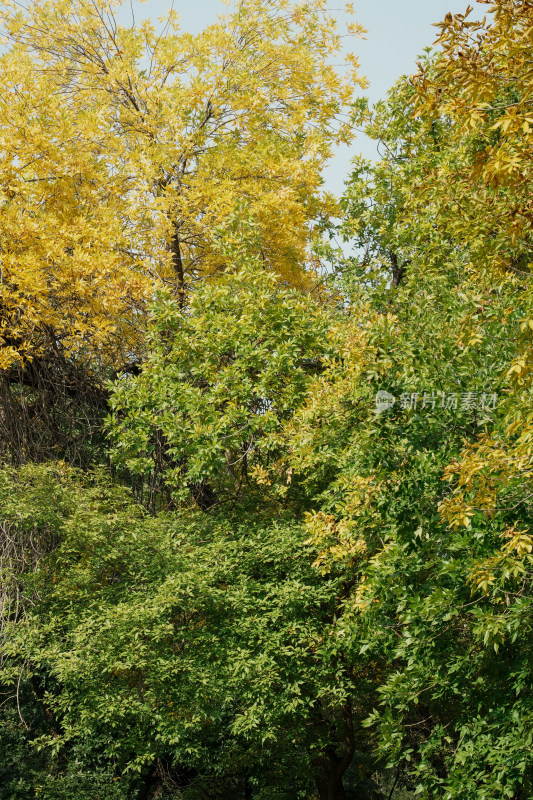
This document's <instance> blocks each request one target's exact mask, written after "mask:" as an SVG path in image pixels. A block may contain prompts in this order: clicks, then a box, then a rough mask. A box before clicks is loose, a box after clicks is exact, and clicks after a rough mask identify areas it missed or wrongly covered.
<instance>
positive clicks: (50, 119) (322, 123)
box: [0, 0, 360, 367]
mask: <svg viewBox="0 0 533 800" xmlns="http://www.w3.org/2000/svg"><path fill="white" fill-rule="evenodd" d="M118 11H119V5H118V4H117V3H114V2H104V0H73V1H72V2H70V0H69V1H68V2H66V0H35V2H33V3H32V4H31V5H30V6H29V7H28V8H23V7H21V6H20V4H18V3H16V2H11V0H7V1H6V2H5V3H4V4H3V5H2V9H1V10H0V27H1V29H2V31H3V35H4V42H5V46H4V50H3V54H2V56H1V58H0V62H1V63H0V69H1V71H2V85H1V87H0V116H1V118H2V127H1V129H0V208H1V212H2V213H1V217H0V253H1V262H2V263H1V273H0V298H1V299H0V303H1V308H2V313H1V315H0V317H1V319H0V326H1V328H2V331H1V335H2V342H1V345H2V346H1V353H0V366H1V367H6V366H9V365H10V364H12V363H13V362H14V361H16V360H21V359H24V358H25V357H27V356H30V357H31V355H32V354H35V353H36V352H38V351H39V349H40V348H41V349H42V348H46V347H50V346H61V347H63V348H64V349H66V351H67V352H76V353H80V352H83V350H84V348H86V347H90V348H91V350H92V351H93V355H94V352H95V351H96V352H98V353H99V354H100V355H102V354H104V355H105V354H106V353H107V351H109V352H108V355H109V356H111V354H112V353H115V354H116V352H117V349H118V348H119V346H120V349H121V350H122V351H124V352H126V351H128V350H131V349H132V347H133V343H134V341H135V337H136V330H137V327H138V324H139V314H140V313H141V312H142V310H143V307H144V304H145V302H146V300H147V299H148V298H150V297H151V296H152V295H153V292H154V289H155V288H156V287H157V285H159V284H160V283H161V282H163V283H168V284H170V285H171V286H173V287H174V288H175V290H176V292H178V293H179V294H180V295H181V296H182V298H183V300H185V297H186V294H187V292H188V291H190V289H191V287H193V286H194V282H195V281H197V280H199V279H203V278H205V277H208V276H210V275H213V274H215V273H216V272H217V271H219V270H220V269H226V268H231V265H228V264H227V263H226V259H225V257H224V255H223V253H221V249H220V247H219V246H218V240H219V238H220V230H221V228H223V227H224V226H225V227H227V225H228V223H229V222H231V220H232V218H233V217H234V216H235V215H237V216H239V215H242V214H243V213H246V214H248V215H249V217H250V218H251V219H253V220H254V221H255V224H256V226H257V237H256V242H255V244H254V246H255V247H256V252H257V248H258V249H259V251H260V253H261V257H262V258H263V261H264V263H265V266H266V267H267V268H269V269H271V270H273V271H275V272H276V273H277V274H279V275H280V276H281V278H282V280H284V281H285V282H290V283H293V284H301V283H305V281H306V279H305V276H304V274H303V269H302V268H303V265H304V263H305V260H306V254H307V242H308V239H309V236H310V235H311V228H312V225H311V220H313V219H314V218H316V217H317V215H320V214H322V213H329V212H330V211H331V209H332V208H333V200H332V198H331V197H328V196H327V195H325V194H324V193H323V192H322V190H321V169H322V166H323V165H324V163H325V161H326V159H327V158H328V156H329V153H330V147H331V145H332V144H333V143H336V142H346V141H348V140H349V138H350V135H351V134H350V126H349V124H348V123H347V121H346V120H347V117H346V116H345V115H344V113H343V111H344V109H345V105H346V104H347V103H348V102H349V100H350V98H351V96H352V93H353V90H354V86H355V85H356V84H357V83H358V82H360V80H359V78H358V77H357V76H356V75H355V74H354V73H352V74H345V75H341V74H340V72H339V71H338V70H337V69H336V68H335V67H334V66H332V56H333V55H335V54H336V53H338V52H339V50H340V44H341V38H340V35H339V33H338V32H337V30H336V28H335V21H334V19H333V18H332V17H331V15H330V14H328V12H327V10H326V7H325V3H324V2H323V0H312V2H305V3H298V2H293V1H292V0H242V2H239V3H238V4H236V6H235V9H234V11H233V13H230V14H228V15H227V16H225V17H221V18H220V19H219V20H218V21H217V22H216V23H215V24H213V25H211V26H209V27H208V28H206V29H205V31H203V33H201V34H198V35H194V36H193V35H190V34H187V33H184V32H182V31H181V30H180V29H179V27H178V19H177V15H176V14H175V13H174V12H171V13H170V15H169V17H168V20H167V21H166V23H165V27H164V29H163V31H162V32H161V31H157V30H156V29H155V27H154V25H153V24H152V23H151V22H149V21H145V22H142V23H140V24H137V25H136V24H133V25H132V26H131V27H124V26H122V25H121V24H119V22H118V21H117V19H118V18H117V12H118ZM243 209H245V211H243Z"/></svg>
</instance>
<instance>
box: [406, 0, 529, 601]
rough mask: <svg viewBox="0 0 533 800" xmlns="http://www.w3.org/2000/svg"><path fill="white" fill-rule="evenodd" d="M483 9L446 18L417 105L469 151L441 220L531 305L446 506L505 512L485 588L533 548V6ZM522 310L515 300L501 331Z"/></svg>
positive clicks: (466, 514)
mask: <svg viewBox="0 0 533 800" xmlns="http://www.w3.org/2000/svg"><path fill="white" fill-rule="evenodd" d="M481 2H482V3H484V4H485V5H486V6H487V11H488V12H489V13H488V15H487V16H486V17H485V18H484V19H483V20H481V21H475V20H472V19H471V12H472V9H471V8H469V9H467V11H466V13H465V14H458V15H454V16H452V15H451V14H448V16H447V17H446V19H445V21H444V22H443V23H441V24H440V35H439V39H438V43H439V44H440V45H441V47H442V53H441V55H440V58H439V59H438V61H437V63H436V65H435V66H434V67H432V68H431V69H427V70H424V69H423V70H421V72H420V74H419V75H418V76H417V78H416V79H415V84H417V87H418V90H419V101H418V110H419V111H420V112H423V113H428V112H429V113H435V114H437V115H440V116H441V117H442V118H445V119H447V120H448V123H449V131H450V135H451V136H452V139H453V138H454V139H455V142H456V144H457V149H458V150H459V149H462V150H463V152H464V153H465V156H466V157H465V158H464V159H463V162H462V164H461V167H460V168H457V169H456V170H455V171H453V170H447V171H446V170H442V169H441V171H440V173H435V174H434V175H432V176H430V178H429V179H428V187H429V191H430V192H431V193H433V196H436V195H440V206H439V208H440V212H441V215H442V216H443V217H445V216H446V214H448V216H449V217H451V216H453V217H454V219H453V231H454V233H455V234H456V235H457V237H458V238H459V239H462V240H463V241H464V242H466V243H467V244H468V245H469V246H471V245H472V244H473V245H474V246H473V247H471V252H472V253H473V264H472V269H473V272H474V274H475V276H476V280H477V282H478V284H479V285H481V284H484V285H485V286H486V287H487V288H488V290H489V291H490V292H491V293H492V294H493V295H501V296H502V297H503V296H505V292H508V285H509V281H511V282H512V283H513V284H514V291H516V292H518V294H519V295H520V298H521V305H522V308H523V309H524V311H523V313H522V315H521V319H520V320H519V322H518V324H517V325H516V328H515V331H514V336H512V338H513V340H514V352H513V357H512V360H510V361H509V363H508V364H507V367H506V370H505V372H504V373H502V375H501V376H500V375H495V376H494V378H495V380H496V381H497V380H499V379H500V378H504V379H506V380H509V381H510V383H511V388H510V389H508V390H507V391H506V394H507V397H504V398H502V401H501V404H500V409H501V412H502V413H501V415H500V421H499V424H497V425H495V426H494V427H493V429H492V431H491V432H490V433H489V432H486V433H483V434H481V435H480V436H479V439H478V441H477V442H476V443H474V444H472V445H470V446H469V447H467V448H466V449H465V451H464V452H463V454H462V456H461V458H460V459H458V460H457V461H456V462H454V463H453V464H452V465H450V467H449V469H448V476H449V478H450V479H455V480H456V483H455V489H454V491H453V492H452V493H451V494H450V496H449V497H448V498H447V499H446V500H445V501H444V502H443V503H442V506H441V510H442V513H443V515H444V517H445V519H446V520H447V521H448V522H450V523H451V524H452V525H454V526H456V527H461V526H462V525H466V526H469V525H471V524H472V521H473V520H474V519H475V518H477V519H480V518H481V519H482V518H483V517H485V518H491V517H498V516H499V515H503V521H504V522H505V524H506V528H505V531H506V533H505V534H504V535H505V537H506V539H507V543H506V544H505V545H504V546H503V547H502V551H501V553H500V555H499V556H497V557H495V559H492V561H491V563H490V565H489V564H487V565H486V566H487V569H485V568H482V565H481V566H480V572H479V574H480V575H482V576H483V581H484V586H485V588H486V586H488V585H490V583H491V581H492V580H493V577H492V572H491V571H492V570H493V569H495V566H497V565H499V564H500V562H501V560H502V559H503V561H505V563H506V564H507V561H508V560H509V558H510V557H511V555H514V556H516V558H517V559H518V560H519V561H521V562H524V559H526V560H527V559H529V560H531V553H532V552H533V540H532V538H531V535H530V534H529V532H528V527H527V524H525V523H524V522H523V521H521V517H522V520H523V519H524V516H527V513H525V512H524V508H526V509H527V503H528V502H529V499H530V488H529V487H530V484H531V478H532V477H533V402H532V395H531V389H532V386H533V285H532V280H531V278H532V273H533V238H532V234H531V229H532V222H533V204H532V200H531V198H532V191H531V190H532V185H533V169H532V164H533V160H532V156H533V108H532V102H533V70H532V68H531V52H532V47H533V4H532V3H531V2H530V1H529V0H494V2H493V1H492V0H481ZM446 185H448V186H449V187H453V190H452V191H450V190H447V189H446V188H445V187H446ZM461 192H462V194H463V198H465V199H466V202H465V203H464V205H463V207H462V208H459V207H458V206H457V204H456V203H455V202H453V201H451V200H450V198H451V195H452V193H454V194H455V196H457V195H458V194H460V193H461ZM509 297H510V298H511V295H509ZM515 305H516V304H515V302H513V301H512V299H510V300H509V307H508V309H507V310H506V313H505V314H504V317H503V318H502V320H501V325H502V335H503V331H504V326H505V324H506V318H507V316H509V315H511V314H513V313H514V308H515ZM511 335H512V334H511ZM505 339H506V340H507V334H505ZM489 567H490V568H489ZM513 569H514V567H513V568H512V569H511V567H509V569H508V573H509V574H511V573H512V571H513ZM520 569H523V563H522V566H521V567H520ZM487 570H488V572H487ZM489 573H490V574H489ZM487 574H488V575H489V577H488V578H487Z"/></svg>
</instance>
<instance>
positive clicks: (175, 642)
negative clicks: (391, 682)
mask: <svg viewBox="0 0 533 800" xmlns="http://www.w3.org/2000/svg"><path fill="white" fill-rule="evenodd" d="M0 483H1V487H0V495H1V497H0V500H1V503H2V509H3V519H4V525H9V526H10V529H11V534H12V540H13V541H14V542H16V543H18V547H19V550H18V552H19V553H20V552H21V549H20V548H21V547H22V545H23V543H24V542H28V541H29V540H33V541H34V542H35V541H39V539H41V540H44V538H45V537H47V540H48V542H49V543H51V545H52V546H51V547H48V548H46V549H45V550H44V551H43V552H42V553H41V554H40V557H39V558H37V559H34V560H33V562H31V563H30V562H29V561H26V563H25V565H24V567H23V568H22V569H21V568H20V566H19V567H18V569H17V570H16V578H17V582H18V592H19V593H18V597H19V605H18V611H17V613H16V614H15V613H13V607H11V608H8V607H6V612H7V613H6V614H5V617H4V620H3V623H4V624H3V630H2V633H3V646H2V654H3V661H2V671H1V677H2V683H3V686H4V691H5V693H6V694H7V695H8V697H9V695H12V696H13V700H12V703H11V705H10V708H16V707H17V705H16V702H18V709H19V713H20V714H21V717H22V720H23V723H24V724H26V725H27V724H29V723H30V722H32V721H33V719H34V718H35V712H34V711H32V704H37V705H38V707H39V708H40V709H41V716H42V717H43V719H42V720H41V721H40V723H39V725H38V726H36V729H34V736H35V735H37V734H39V739H38V744H39V746H40V747H41V748H44V752H45V754H46V758H47V760H48V768H49V771H50V778H49V779H48V780H47V781H45V788H46V792H47V794H46V797H50V798H53V799H54V800H56V798H60V797H62V795H61V791H62V789H64V787H68V786H71V787H74V788H76V791H77V792H82V791H83V790H84V787H87V785H88V784H87V778H86V777H85V778H84V775H86V774H87V773H89V774H91V768H93V769H94V767H95V766H97V769H96V774H94V775H93V777H92V778H91V781H92V784H90V785H93V786H94V788H93V791H94V793H95V796H99V795H96V792H97V791H99V788H98V787H99V783H98V781H99V780H101V781H102V787H103V789H102V791H105V786H107V785H110V786H112V787H113V791H114V792H115V793H116V795H117V797H130V796H131V795H129V794H128V792H129V791H132V790H133V791H134V792H135V794H134V795H133V796H135V797H144V796H149V797H152V796H161V795H162V794H163V792H164V791H165V789H166V790H167V791H168V793H169V794H168V796H169V797H177V796H179V797H181V796H182V795H181V793H180V792H181V791H182V790H183V792H184V794H183V796H184V797H191V798H192V797H195V796H202V793H204V794H203V796H205V794H208V796H210V797H218V798H227V800H229V798H234V797H242V798H247V797H250V796H253V797H257V798H260V797H279V798H284V797H289V796H290V797H301V798H306V797H309V796H313V788H314V787H313V784H314V782H315V781H314V779H315V777H316V779H317V781H318V785H319V786H320V787H322V788H321V791H320V797H321V798H323V800H338V799H339V798H343V797H344V793H343V788H342V776H343V773H344V772H345V771H346V769H347V767H348V766H349V763H350V762H351V760H352V758H353V756H354V752H355V751H356V750H358V749H360V752H359V753H358V765H359V766H358V770H357V773H356V779H355V780H356V783H357V785H358V786H359V787H360V788H361V791H362V790H363V789H364V787H365V784H366V786H367V788H370V787H371V781H370V780H369V776H370V774H371V773H372V771H373V768H372V766H371V764H372V760H371V758H370V757H369V755H370V754H369V752H368V751H369V747H368V743H367V742H365V739H367V738H368V737H366V736H365V737H364V738H361V737H360V730H359V732H358V729H357V724H358V721H359V718H360V715H361V707H360V704H361V698H362V694H363V693H364V691H365V690H366V689H367V688H368V687H367V686H366V682H365V679H364V677H363V676H357V675H356V674H354V673H353V671H352V670H351V669H348V668H347V667H346V666H345V665H344V664H343V663H342V660H339V653H338V648H332V647H331V641H332V639H331V636H330V632H331V631H332V630H333V628H332V623H333V618H334V614H335V607H336V605H337V597H338V593H339V592H340V591H342V585H341V582H340V581H339V580H337V579H328V580H324V579H323V578H322V577H321V575H320V573H319V572H318V571H317V570H315V569H313V568H312V566H311V563H310V558H309V548H308V547H307V546H306V545H305V544H304V541H303V540H304V538H305V535H306V533H305V530H304V529H303V528H302V526H301V525H300V524H299V523H298V522H294V521H293V520H291V518H290V516H291V515H289V514H286V515H283V514H280V513H278V514H277V515H276V517H277V518H276V519H275V520H274V519H272V518H269V517H267V516H264V515H263V516H262V515H256V517H255V518H250V517H248V518H245V517H243V516H242V514H241V513H240V512H239V510H238V509H237V510H236V511H235V512H234V513H233V514H232V515H228V514H227V513H225V514H224V515H213V514H211V515H207V514H205V513H201V512H191V510H190V509H189V510H187V511H186V512H185V513H180V514H173V515H168V514H160V515H158V516H156V517H151V516H149V515H148V514H147V513H146V512H145V511H144V510H143V509H142V507H140V506H139V505H138V504H135V503H134V502H132V498H131V495H130V494H129V492H127V491H125V490H124V489H122V488H121V487H118V486H112V485H110V483H109V479H108V477H107V476H106V475H105V474H101V475H86V476H85V477H83V476H82V475H81V474H80V473H76V472H74V471H72V470H70V469H66V468H63V469H62V470H58V469H57V467H46V466H39V467H35V466H28V467H23V468H22V469H21V470H20V471H19V472H18V473H17V472H13V471H11V472H10V471H6V470H5V471H3V472H2V473H1V476H0ZM4 566H5V562H4ZM356 687H357V691H358V692H360V696H359V698H358V699H357V700H356V701H355V702H354V701H352V700H351V699H350V698H351V697H352V696H353V693H354V691H355V690H356ZM0 732H1V731H0ZM6 738H7V737H5V738H4V742H5V744H4V746H6V745H8V744H9V741H10V740H9V738H7V741H6ZM365 752H366V755H365ZM71 758H72V761H71V760H70V759H71ZM365 758H366V763H365ZM45 763H46V761H45ZM91 765H92V767H91ZM76 770H77V772H76ZM76 774H78V776H80V777H79V779H78V780H80V781H81V782H79V783H78V785H76ZM28 780H29V781H30V784H31V777H30V776H28ZM34 780H35V781H39V780H41V781H43V777H42V775H41V774H40V773H39V771H38V770H36V777H35V779H34ZM117 783H118V787H117V786H116V785H115V784H117ZM13 785H15V784H13ZM25 785H27V784H25ZM156 789H157V792H156V794H155V795H153V794H152V792H154V791H155V790H156ZM29 791H30V792H31V793H32V794H31V796H33V791H35V783H33V785H30V787H29ZM143 792H144V794H143ZM195 793H196V794H195ZM26 796H30V795H26ZM74 796H76V797H77V796H78V794H76V795H74ZM79 796H84V795H82V794H80V795H79ZM113 796H115V795H113ZM164 796H167V795H164Z"/></svg>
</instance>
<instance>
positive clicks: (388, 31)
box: [139, 0, 488, 194]
mask: <svg viewBox="0 0 533 800" xmlns="http://www.w3.org/2000/svg"><path fill="white" fill-rule="evenodd" d="M470 4H471V5H472V6H474V13H473V14H472V18H473V17H476V18H481V17H483V15H484V13H486V11H487V8H488V6H487V5H480V4H479V3H478V2H476V0H470ZM169 5H170V0H147V2H145V3H143V5H142V6H141V7H140V9H139V12H140V16H143V17H151V18H152V19H154V20H155V19H157V18H158V17H161V16H163V15H164V13H165V11H166V10H167V9H168V7H169ZM354 5H355V18H356V20H357V22H360V23H361V24H362V25H364V27H365V28H366V29H367V34H366V38H365V40H361V39H359V40H354V44H353V46H352V49H353V50H354V52H355V53H356V55H357V56H358V58H359V61H360V65H361V68H360V72H361V74H363V75H365V76H366V77H367V79H368V80H369V81H370V86H369V88H368V89H367V90H365V91H364V92H363V91H362V90H361V94H365V95H366V96H368V97H369V99H370V101H371V102H372V103H374V102H376V101H377V100H380V99H382V98H384V97H385V96H386V93H387V90H388V89H389V88H390V87H391V86H392V85H393V83H395V81H396V80H397V79H398V78H399V77H400V76H401V75H405V74H411V73H413V72H415V71H416V61H417V57H418V56H419V55H420V54H421V53H422V51H423V50H424V48H425V47H428V46H430V45H431V44H432V43H433V41H434V40H435V37H436V35H437V33H438V31H437V29H436V28H435V27H433V26H432V23H435V22H439V21H441V20H443V19H444V17H445V16H446V14H447V13H448V12H449V11H450V12H452V13H462V12H464V11H465V10H466V7H467V5H468V0H358V2H357V0H356V2H355V3H354ZM343 6H344V0H331V10H334V9H335V10H337V9H341V8H342V7H343ZM174 9H175V10H176V11H177V12H178V14H179V15H180V17H181V25H182V27H183V28H184V29H185V30H188V31H190V32H197V31H200V30H202V29H203V28H204V27H205V26H206V25H209V24H210V23H211V22H214V21H215V19H216V17H217V14H219V13H224V11H225V10H227V6H226V5H224V4H223V2H222V0H174ZM339 16H340V15H339ZM342 16H344V15H342ZM357 154H362V155H363V156H365V157H366V158H373V157H375V155H376V152H375V145H374V143H373V142H371V141H370V140H368V139H367V138H366V137H364V136H363V135H359V136H357V138H356V139H355V141H354V142H352V144H351V145H350V147H349V148H348V147H342V148H339V150H337V151H336V153H335V155H334V157H333V159H332V163H331V164H330V165H329V166H328V168H327V169H326V173H325V183H326V188H327V189H329V190H330V191H333V192H335V193H336V194H340V193H341V192H342V191H343V186H344V180H345V179H346V176H347V174H348V171H349V165H350V160H351V158H352V157H353V156H355V155H357Z"/></svg>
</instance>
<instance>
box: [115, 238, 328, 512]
mask: <svg viewBox="0 0 533 800" xmlns="http://www.w3.org/2000/svg"><path fill="white" fill-rule="evenodd" d="M243 257H244V255H243V254H242V253H241V254H240V255H239V253H234V254H233V264H234V267H235V269H236V271H235V272H232V273H229V272H228V273H225V274H224V275H223V276H221V277H220V278H218V279H216V280H214V281H213V282H210V283H206V284H204V285H202V286H201V287H199V288H198V289H197V290H196V291H195V292H194V294H193V296H192V298H191V302H190V305H189V306H188V307H187V308H186V309H180V306H179V302H178V301H177V300H176V299H174V298H172V297H169V296H168V295H166V296H165V295H161V296H160V299H159V301H158V303H157V304H156V305H155V306H154V307H153V310H152V322H151V326H150V330H149V334H148V339H147V341H148V352H147V357H146V361H145V363H144V365H143V369H142V372H141V373H140V375H139V376H138V377H132V376H128V375H125V376H124V377H123V378H122V379H119V380H118V381H117V382H116V383H115V384H114V387H113V395H112V397H111V401H110V403H111V408H112V410H113V414H112V416H111V418H110V420H109V425H110V431H111V433H112V437H113V440H114V458H115V460H116V461H117V462H118V463H122V464H124V465H126V466H127V467H129V469H130V470H131V471H132V472H133V473H138V474H140V475H142V476H145V482H146V483H147V484H148V486H154V485H157V481H158V479H159V477H160V476H162V478H163V480H164V482H165V483H166V485H167V486H169V487H170V488H171V493H172V496H173V498H174V499H175V500H186V499H187V498H188V497H189V496H190V495H191V494H192V497H193V498H194V499H195V500H196V501H197V502H198V503H199V504H200V506H203V507H209V506H211V505H213V504H215V503H217V502H220V501H222V500H224V499H225V498H226V499H227V498H233V497H236V496H240V495H242V493H243V492H244V491H245V490H246V491H250V490H252V488H253V487H254V486H256V487H257V486H258V485H262V486H263V487H264V488H266V484H267V483H268V480H267V478H266V472H265V468H266V466H267V465H268V464H269V463H270V462H272V461H273V459H274V458H275V456H276V454H277V453H278V452H279V451H280V448H281V449H282V448H283V435H282V431H283V426H284V423H285V422H286V421H287V420H288V419H289V418H290V417H291V416H292V414H293V413H294V411H295V409H296V408H297V407H298V406H299V405H300V404H301V403H302V402H303V399H304V397H305V394H306V388H307V386H308V384H309V381H310V380H311V377H312V375H313V374H315V373H316V372H318V371H320V370H321V369H322V361H323V359H324V358H325V357H326V356H327V355H328V352H330V351H331V348H332V346H331V343H330V342H329V339H328V334H329V328H330V324H331V323H330V321H331V314H332V312H329V313H328V311H327V309H325V308H323V307H321V306H320V305H319V304H318V303H317V302H316V301H313V300H312V299H311V298H310V297H308V296H306V295H304V294H302V293H299V292H296V291H294V290H291V289H288V288H282V287H280V286H279V285H277V284H276V281H275V279H274V277H273V276H272V275H270V274H268V273H267V272H265V270H264V268H263V266H262V265H261V264H259V263H257V262H256V263H253V262H252V263H251V264H244V263H242V259H243ZM290 482H291V476H290V473H287V474H286V475H285V483H286V488H288V484H290Z"/></svg>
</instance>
